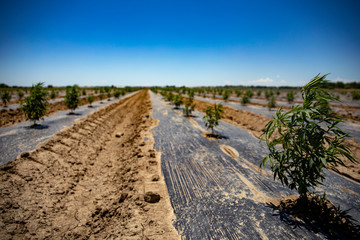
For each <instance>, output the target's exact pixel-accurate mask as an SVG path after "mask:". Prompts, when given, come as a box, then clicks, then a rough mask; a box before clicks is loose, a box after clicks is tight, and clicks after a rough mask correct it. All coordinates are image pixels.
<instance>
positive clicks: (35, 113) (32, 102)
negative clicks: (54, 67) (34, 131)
mask: <svg viewBox="0 0 360 240" xmlns="http://www.w3.org/2000/svg"><path fill="white" fill-rule="evenodd" d="M43 84H44V83H37V84H35V85H32V87H31V89H30V96H28V97H26V98H25V102H24V104H21V106H20V109H21V110H22V111H23V112H24V114H25V116H26V119H28V120H30V121H33V122H34V124H33V126H35V125H36V121H39V120H40V119H42V117H43V116H44V115H45V113H46V108H47V105H48V102H47V100H46V97H47V92H46V91H45V90H44V89H43Z"/></svg>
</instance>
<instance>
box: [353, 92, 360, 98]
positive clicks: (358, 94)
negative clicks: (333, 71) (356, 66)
mask: <svg viewBox="0 0 360 240" xmlns="http://www.w3.org/2000/svg"><path fill="white" fill-rule="evenodd" d="M351 96H352V99H353V100H359V99H360V92H358V91H353V92H351Z"/></svg>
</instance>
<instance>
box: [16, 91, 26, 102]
mask: <svg viewBox="0 0 360 240" xmlns="http://www.w3.org/2000/svg"><path fill="white" fill-rule="evenodd" d="M17 95H18V98H19V100H20V102H21V100H22V99H23V97H24V92H23V91H21V90H18V91H17Z"/></svg>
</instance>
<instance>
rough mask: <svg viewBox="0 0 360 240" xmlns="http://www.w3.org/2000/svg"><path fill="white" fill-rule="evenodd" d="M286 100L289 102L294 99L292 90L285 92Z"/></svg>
mask: <svg viewBox="0 0 360 240" xmlns="http://www.w3.org/2000/svg"><path fill="white" fill-rule="evenodd" d="M286 100H287V101H288V102H289V103H291V102H293V101H294V92H293V91H289V92H288V93H287V94H286Z"/></svg>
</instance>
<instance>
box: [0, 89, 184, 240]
mask: <svg viewBox="0 0 360 240" xmlns="http://www.w3.org/2000/svg"><path fill="white" fill-rule="evenodd" d="M150 114H151V102H150V101H149V93H148V91H146V90H144V91H141V92H139V93H137V94H135V95H134V96H131V97H129V98H127V99H124V100H120V101H119V102H117V103H115V104H112V105H110V106H107V107H105V108H103V109H101V110H99V111H97V112H95V113H93V114H91V115H89V116H88V117H86V118H84V119H82V120H81V121H79V122H77V123H76V124H74V125H73V126H72V127H70V128H67V129H65V130H63V131H61V132H59V133H58V134H56V135H55V136H54V137H53V138H52V139H50V140H48V141H47V142H45V143H43V144H41V145H40V146H38V148H37V149H36V150H34V151H32V152H28V153H23V154H21V155H20V156H19V157H18V158H17V159H16V160H15V161H12V162H9V163H8V164H6V165H4V166H2V167H1V168H0V181H1V183H0V194H1V198H0V213H1V214H0V239H179V235H178V234H177V232H176V230H175V229H174V227H173V226H172V220H173V219H174V215H173V212H172V208H171V205H170V201H169V196H168V192H167V188H166V185H165V182H164V180H163V176H162V174H161V168H160V153H157V152H155V150H153V144H154V140H153V137H152V135H151V134H150V132H149V131H150V129H151V128H152V127H154V126H155V125H156V124H157V122H156V120H154V119H152V118H150V117H149V115H150ZM29 141H31V139H29ZM149 192H152V193H153V194H151V193H150V194H149ZM157 194H159V195H160V200H159V199H157V198H156V197H157V196H158V195H157Z"/></svg>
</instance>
